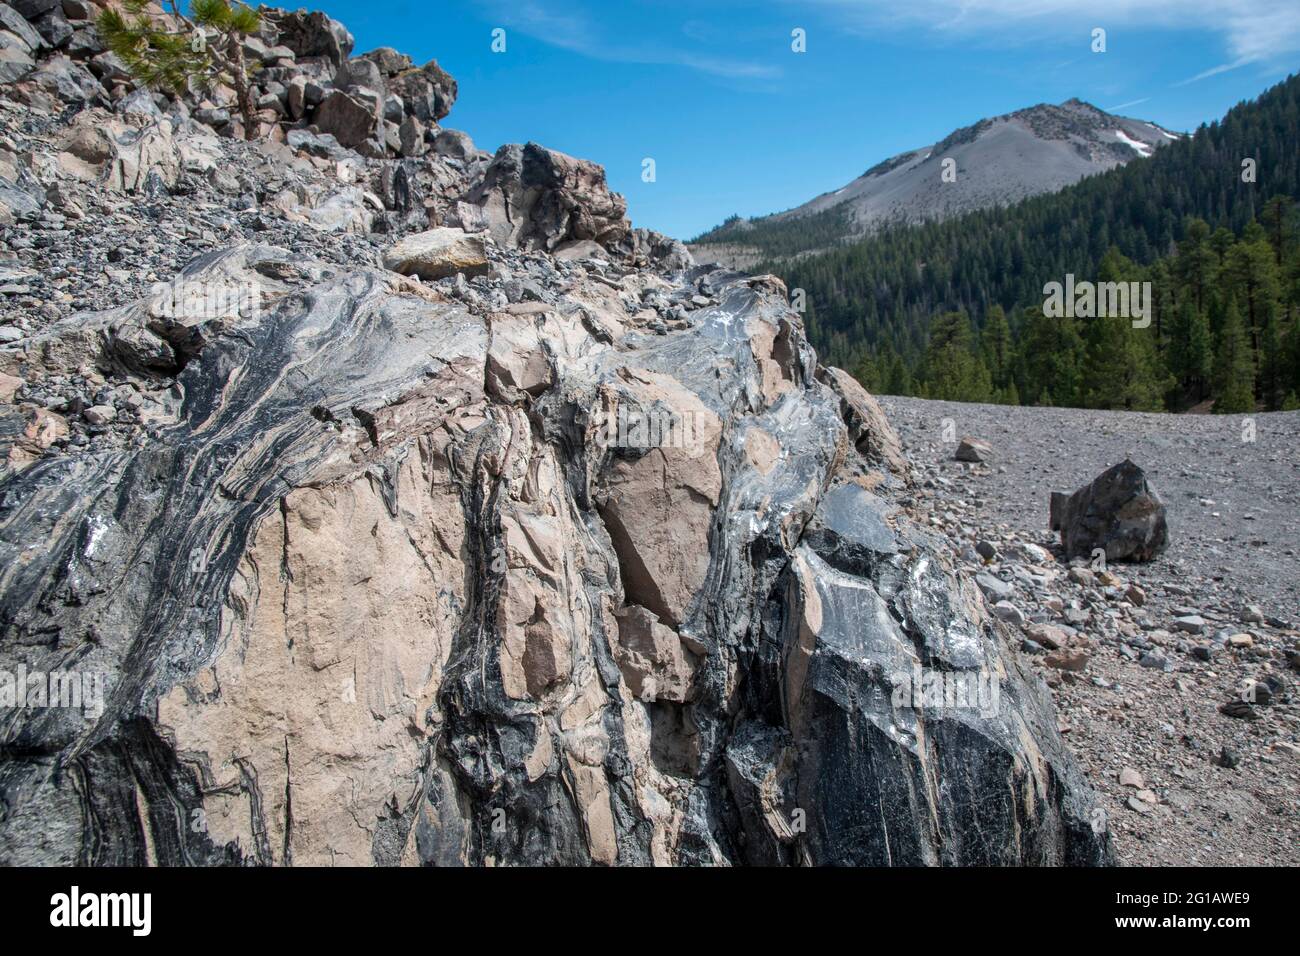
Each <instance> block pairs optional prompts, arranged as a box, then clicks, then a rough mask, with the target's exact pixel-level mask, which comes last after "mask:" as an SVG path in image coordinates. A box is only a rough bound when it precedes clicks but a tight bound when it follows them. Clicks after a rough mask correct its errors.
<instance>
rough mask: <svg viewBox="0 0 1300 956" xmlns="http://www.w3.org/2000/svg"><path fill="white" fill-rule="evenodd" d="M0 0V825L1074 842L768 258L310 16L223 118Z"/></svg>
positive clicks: (346, 848)
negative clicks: (452, 124) (146, 82)
mask: <svg viewBox="0 0 1300 956" xmlns="http://www.w3.org/2000/svg"><path fill="white" fill-rule="evenodd" d="M0 9H3V10H5V11H8V12H7V13H5V14H4V15H3V16H2V17H0V20H2V23H0V26H3V29H4V31H5V32H4V33H2V34H0V41H3V43H4V44H5V46H4V49H5V50H7V51H9V52H8V53H7V54H6V56H7V60H6V61H5V62H6V63H7V64H9V66H7V67H6V69H7V70H8V74H7V75H6V76H5V82H4V83H3V85H2V86H0V177H3V182H0V213H2V214H3V217H2V219H0V240H2V242H3V247H2V251H3V262H2V263H0V268H2V269H3V272H2V273H0V276H2V277H0V296H3V297H4V301H5V305H6V311H5V315H4V324H3V326H0V331H2V332H3V335H0V342H2V343H3V344H2V345H0V456H2V459H3V473H2V475H0V862H3V863H9V864H58V863H83V864H96V865H111V864H133V865H143V864H165V865H220V864H231V865H233V864H253V865H289V864H340V865H373V864H380V865H390V864H415V865H420V864H424V865H485V864H498V865H500V864H587V863H597V864H619V865H635V864H649V863H655V864H698V865H705V864H708V865H713V864H741V863H755V864H823V863H842V864H1004V863H1027V864H1095V863H1103V862H1106V861H1108V860H1110V859H1112V849H1111V836H1110V833H1109V830H1108V829H1107V827H1106V825H1105V820H1104V816H1105V815H1104V813H1103V812H1101V808H1100V807H1099V806H1098V804H1097V802H1096V798H1095V796H1094V794H1093V793H1092V791H1091V790H1090V788H1089V787H1088V786H1087V784H1086V783H1085V782H1084V780H1083V779H1082V777H1081V775H1080V773H1079V771H1078V769H1077V767H1076V764H1075V762H1074V760H1073V758H1072V757H1071V755H1070V754H1069V753H1068V751H1067V750H1066V748H1065V746H1064V744H1063V741H1062V739H1061V737H1060V735H1059V733H1058V730H1057V718H1056V716H1055V714H1054V713H1053V710H1052V708H1051V704H1050V701H1049V698H1048V695H1047V691H1046V688H1045V687H1044V686H1043V684H1042V682H1041V681H1040V680H1038V679H1037V678H1035V677H1034V676H1033V675H1032V671H1031V670H1030V669H1029V668H1028V667H1027V665H1026V664H1025V663H1024V661H1023V660H1022V658H1021V656H1020V654H1019V652H1018V651H1017V650H1016V648H1015V646H1014V641H1015V639H1016V638H1015V631H1014V630H1013V629H1012V628H1010V627H1009V626H1008V625H1007V624H1006V623H1005V622H1003V621H1001V620H998V619H997V618H995V617H994V616H992V615H991V614H990V613H989V608H988V604H987V602H986V600H985V598H984V597H983V595H982V594H981V593H980V590H979V588H978V587H977V586H976V585H975V584H974V583H973V582H972V581H971V580H969V579H968V578H966V577H963V576H961V575H959V574H958V573H957V566H958V563H959V558H958V557H957V556H956V555H955V554H954V552H953V549H952V548H951V546H950V544H949V542H948V541H947V540H946V539H945V538H944V537H942V536H941V535H936V534H934V533H933V532H932V531H931V530H930V529H928V528H927V527H925V526H924V524H918V523H916V522H914V521H912V520H910V519H909V518H908V517H907V516H906V514H905V512H904V510H903V508H902V507H901V506H900V503H901V502H902V501H904V500H906V498H907V497H908V496H909V494H911V491H910V489H911V487H912V485H913V481H914V476H913V474H912V472H911V470H910V468H909V467H908V466H907V464H906V462H905V461H904V460H903V459H902V457H901V455H900V453H899V450H898V443H897V437H896V436H895V435H894V433H893V431H892V430H891V428H890V426H889V425H888V423H887V422H886V420H885V419H884V417H883V415H882V413H881V412H880V410H879V408H878V406H877V405H876V403H875V401H874V399H873V398H872V397H871V396H870V395H868V394H866V393H865V392H864V391H863V390H862V389H861V388H860V387H859V386H858V385H857V384H856V383H855V382H854V381H853V380H852V379H850V378H849V377H848V376H847V375H845V374H844V373H843V372H840V371H838V370H836V369H831V368H825V367H822V366H819V365H818V363H817V360H816V356H815V355H814V354H813V352H812V350H811V349H810V348H809V346H808V344H807V342H806V340H805V338H804V331H803V328H802V325H801V323H800V319H799V316H798V315H797V314H796V313H794V312H793V311H791V310H790V309H789V308H788V305H787V300H786V292H785V290H784V288H783V287H782V286H781V284H780V283H779V281H777V280H775V279H773V278H771V277H761V276H760V277H749V276H745V275H740V274H737V273H730V272H727V271H725V270H721V269H718V268H716V267H708V266H705V267H699V266H695V265H694V264H693V263H692V262H691V261H690V257H689V255H687V254H686V252H685V250H684V249H683V248H682V247H681V245H680V244H678V243H675V242H673V241H671V240H668V239H665V238H664V237H662V236H657V235H655V234H652V233H647V232H644V231H641V230H634V229H632V228H631V226H630V224H629V223H628V222H627V220H626V218H625V215H624V213H625V204H624V202H623V200H622V198H621V197H619V196H617V195H616V194H613V193H611V192H610V191H609V190H608V188H607V186H606V184H605V179H604V173H603V171H602V170H601V169H600V168H599V167H598V166H595V165H594V164H591V163H587V162H584V161H581V160H576V159H573V158H571V157H567V156H563V155H562V154H558V153H555V152H552V151H549V150H546V149H545V148H543V147H541V146H537V145H535V144H529V145H527V146H503V147H502V148H501V149H500V150H498V151H497V153H496V154H495V155H494V156H490V155H488V154H486V153H483V152H481V151H479V150H477V149H476V148H474V146H473V144H472V142H470V140H469V138H468V137H467V136H465V134H463V133H458V132H455V131H453V130H450V129H447V128H444V127H442V126H440V125H438V124H439V122H440V121H441V119H442V118H443V117H444V116H445V114H446V108H449V107H450V101H449V100H450V97H451V95H452V91H454V84H453V83H452V82H451V81H450V78H449V77H447V78H446V79H445V80H444V79H443V77H445V74H444V73H442V71H440V70H436V68H434V67H432V65H431V66H427V67H425V68H423V69H422V70H420V71H417V72H416V73H414V74H412V73H408V72H406V71H407V69H408V67H406V66H402V65H400V64H401V63H402V62H403V61H401V60H400V59H399V60H397V61H395V62H394V61H393V57H394V56H395V54H392V53H391V51H390V52H380V51H377V52H376V53H375V54H373V55H369V56H367V57H363V58H350V57H349V55H348V54H349V50H348V47H349V46H350V43H348V42H347V41H346V36H347V33H346V30H344V29H343V28H342V27H341V26H339V25H338V24H335V23H333V22H332V21H329V20H328V18H324V17H323V16H321V15H317V14H305V13H297V14H294V13H285V12H272V13H269V14H268V15H267V17H266V27H265V30H264V33H263V35H262V36H261V37H260V38H259V42H260V43H261V44H262V45H263V46H264V47H265V48H266V49H267V50H268V51H271V52H273V53H274V64H275V65H274V66H273V67H269V68H268V69H269V70H274V71H276V72H267V73H265V74H260V75H258V77H257V80H256V81H257V82H258V84H259V99H258V102H259V104H261V103H267V104H268V105H267V106H266V109H267V111H268V114H271V113H274V114H275V115H274V116H271V115H267V116H266V117H265V119H266V128H265V129H263V130H261V132H262V134H263V135H262V138H261V139H260V140H258V141H256V142H253V143H246V142H243V141H241V140H240V139H238V138H236V137H234V136H233V135H232V134H233V133H234V132H235V130H234V129H233V128H232V127H233V124H234V121H233V120H232V119H231V118H230V117H229V116H226V117H224V118H223V117H222V116H220V115H213V113H212V111H214V110H215V111H219V110H222V109H224V108H225V107H224V106H223V105H222V101H221V97H220V96H217V97H215V98H213V99H212V100H210V101H209V102H208V104H207V105H205V104H204V103H203V102H202V101H187V100H176V99H169V98H168V97H165V96H162V95H154V94H150V93H148V92H142V91H138V90H133V89H132V88H131V84H130V82H129V81H127V80H126V79H125V78H124V77H122V76H119V75H118V73H117V72H115V71H114V70H112V69H110V67H111V63H109V64H106V63H105V61H104V60H103V59H100V60H99V63H98V67H96V58H97V57H102V54H99V53H95V54H92V55H89V56H88V55H87V53H88V52H89V51H90V50H93V49H94V43H93V27H92V26H91V25H90V24H89V21H88V19H87V17H88V15H89V14H91V13H93V11H94V7H93V5H90V4H85V3H78V2H64V3H63V4H62V6H61V7H59V8H58V9H59V10H60V11H61V13H60V14H59V15H57V16H54V17H50V16H49V14H50V12H51V11H52V10H53V9H54V8H53V7H50V6H49V5H48V4H45V5H42V2H41V0H34V2H26V3H25V4H23V5H19V6H18V8H17V11H18V12H24V13H26V14H29V15H31V17H32V19H33V21H34V22H33V24H31V27H32V29H35V30H37V32H38V35H39V36H40V37H41V38H42V39H41V40H39V41H38V40H33V39H32V37H31V36H30V35H29V33H28V31H27V30H26V29H24V27H23V25H22V24H19V23H18V22H17V21H16V20H15V19H14V13H15V11H14V10H11V9H10V8H9V7H3V8H0ZM60 16H61V17H62V18H63V19H65V20H67V22H68V23H69V24H70V25H71V26H72V27H73V29H72V30H71V32H70V34H69V35H68V36H63V37H60V34H61V33H62V32H63V31H61V30H60V29H58V24H59V22H60ZM42 27H44V32H43V33H42V32H40V31H41V29H42ZM46 33H48V34H50V35H51V36H52V37H53V39H51V38H50V37H46V36H45V34H46ZM74 38H76V39H75V40H74ZM42 42H43V43H45V44H46V46H44V47H42V46H41V43H42ZM74 42H75V43H76V44H77V46H75V47H74V46H73V43H74ZM15 51H16V52H15ZM24 51H25V52H24ZM267 55H268V57H269V56H270V55H271V53H270V52H268V54H267ZM28 61H30V62H28ZM367 63H368V64H371V66H366V65H363V64H367ZM13 64H17V66H13ZM390 65H392V66H396V69H392V68H390ZM372 66H373V67H374V69H372V68H371V67H372ZM402 77H406V78H407V79H405V80H404V81H403V82H404V83H409V84H411V86H405V85H402V86H400V87H395V85H394V84H391V83H389V82H388V81H389V80H391V79H394V78H399V79H400V78H402ZM300 80H301V81H302V82H300ZM379 81H383V82H384V84H385V85H386V87H387V92H388V93H393V92H394V90H395V89H400V92H397V93H396V95H397V96H398V97H399V98H400V99H401V106H402V110H403V117H404V118H403V119H402V120H401V122H400V123H397V112H396V108H393V112H392V117H393V118H392V119H387V118H386V117H387V115H388V112H387V111H388V109H389V107H388V105H387V104H388V103H389V99H388V98H387V97H386V95H385V90H383V89H379V88H378V87H376V86H372V85H369V84H375V83H378V82H379ZM312 84H315V86H316V87H319V90H318V92H317V93H312V94H310V96H309V97H307V99H308V100H309V99H314V98H316V97H317V96H318V95H319V97H320V101H319V105H317V106H316V107H315V108H314V111H310V110H308V111H303V112H301V113H300V112H299V111H298V109H296V108H295V106H294V104H295V103H297V102H298V101H299V97H300V95H302V96H307V91H308V90H310V89H312ZM277 85H278V86H277ZM279 87H283V89H284V104H283V105H284V109H283V112H282V111H281V109H279V108H277V107H275V106H274V105H272V104H271V99H274V100H275V101H276V102H279V101H280V92H279ZM294 90H301V91H302V92H301V94H298V93H294V92H293V91H294ZM348 90H351V91H352V92H348ZM358 90H369V91H370V92H371V93H375V94H379V98H380V102H382V103H383V104H384V107H383V108H384V113H382V114H377V113H374V112H368V113H367V114H366V116H364V117H362V116H357V117H356V118H357V119H358V123H359V124H360V125H361V126H363V127H364V130H362V132H364V133H365V135H364V136H361V135H360V134H358V135H357V136H351V135H347V134H345V135H340V133H341V132H342V130H340V129H339V128H338V127H337V126H333V127H331V128H333V129H334V130H335V132H333V133H326V132H325V131H324V126H327V125H330V124H331V123H332V119H331V118H330V114H329V113H328V112H327V113H326V116H325V117H324V118H322V117H321V110H324V109H325V108H326V105H327V104H329V103H330V102H335V103H336V104H338V108H339V110H340V111H346V112H348V113H353V112H354V111H352V110H351V107H346V109H345V108H344V104H342V103H341V102H340V101H338V100H337V99H336V97H337V95H338V94H339V93H340V91H343V95H345V96H347V97H348V99H349V101H352V102H359V103H361V104H362V105H365V104H367V103H373V102H375V100H374V97H372V96H370V95H368V94H366V93H362V92H358ZM268 97H269V98H270V99H268ZM305 101H307V100H304V102H305ZM412 102H415V103H421V102H425V103H429V102H432V103H434V104H435V108H433V109H432V110H431V112H430V115H429V117H428V118H427V119H426V118H424V117H421V116H420V113H419V112H418V111H417V112H415V113H411V112H407V110H408V109H410V104H411V103H412ZM439 104H440V105H439ZM204 111H208V112H206V113H205V112H204ZM201 114H202V115H201ZM435 114H436V115H435ZM412 115H414V116H416V117H417V118H420V120H421V123H422V124H424V128H423V132H422V134H421V136H420V137H418V147H417V148H408V147H409V144H410V142H412V141H411V140H410V137H409V136H408V135H407V134H406V132H404V131H409V130H410V129H412V128H413V125H414V124H411V123H408V120H409V119H410V117H411V116H412ZM372 121H373V122H372ZM390 123H391V124H393V125H396V126H397V127H398V132H399V136H398V142H397V144H396V145H397V149H393V143H392V142H391V137H390V136H389V135H388V134H389V133H391V129H390V127H389V125H384V124H390ZM372 136H373V137H377V138H373V139H372ZM349 141H350V142H349ZM412 153H414V154H412ZM923 675H926V676H928V677H931V678H933V677H935V676H937V677H938V678H939V682H938V684H935V683H934V682H933V681H929V682H928V683H927V687H931V686H938V687H940V689H941V690H943V689H944V688H945V687H946V688H947V689H948V691H950V692H949V693H946V694H945V693H940V694H939V695H938V696H937V697H935V696H931V695H929V694H928V693H926V694H923V693H921V688H920V686H919V685H918V686H915V687H913V686H911V682H913V681H914V680H921V679H923ZM958 685H961V686H963V687H971V686H976V685H978V686H979V687H980V688H981V689H982V690H992V691H993V693H991V694H985V693H980V694H979V695H978V696H977V695H975V694H965V693H963V694H960V695H957V694H954V693H951V691H952V689H953V688H954V687H956V686H958ZM6 687H7V688H8V689H9V695H10V696H9V699H7V700H6V698H5V697H4V694H5V688H6ZM18 688H21V691H20V692H18ZM70 688H75V689H76V690H78V691H79V692H80V694H81V697H80V699H79V700H77V701H73V700H72V697H71V691H70ZM16 692H17V693H16Z"/></svg>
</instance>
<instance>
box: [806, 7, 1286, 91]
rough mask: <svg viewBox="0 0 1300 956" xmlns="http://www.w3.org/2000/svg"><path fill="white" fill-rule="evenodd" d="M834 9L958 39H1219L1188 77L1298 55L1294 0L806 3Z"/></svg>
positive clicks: (873, 24)
mask: <svg viewBox="0 0 1300 956" xmlns="http://www.w3.org/2000/svg"><path fill="white" fill-rule="evenodd" d="M801 2H802V3H808V2H812V3H816V4H818V5H820V6H822V7H823V8H826V9H833V10H835V11H836V12H837V14H838V15H840V16H842V17H844V18H845V20H846V22H847V23H849V24H852V23H854V22H856V23H857V24H859V25H862V26H867V27H869V28H872V29H877V28H882V27H883V28H889V27H909V28H916V27H920V28H923V29H927V30H930V31H932V32H934V33H936V34H941V35H945V36H948V37H950V38H957V37H967V36H970V37H976V36H978V37H981V38H982V39H986V40H987V39H997V38H998V37H999V35H1001V38H1002V39H1004V40H1006V41H1008V42H1014V41H1019V40H1024V39H1027V38H1029V37H1032V36H1037V35H1041V31H1045V30H1051V31H1052V32H1056V33H1059V31H1060V30H1061V29H1062V28H1065V29H1078V30H1080V31H1081V32H1080V35H1081V37H1083V38H1085V39H1086V38H1087V36H1088V31H1089V30H1090V29H1091V28H1093V27H1103V28H1105V29H1107V30H1108V31H1114V30H1115V29H1117V28H1124V27H1164V28H1172V29H1196V30H1203V31H1206V32H1209V33H1213V34H1217V35H1218V36H1220V37H1222V40H1223V44H1224V50H1225V52H1226V54H1227V58H1226V61H1225V62H1224V63H1223V64H1221V65H1219V66H1215V67H1213V68H1211V69H1208V70H1205V71H1204V72H1202V73H1200V74H1198V75H1197V76H1194V77H1192V78H1190V79H1189V80H1186V81H1184V82H1187V83H1190V82H1195V81H1196V80H1199V79H1205V78H1207V77H1210V76H1214V75H1217V74H1218V73H1223V72H1226V71H1227V70H1231V69H1236V68H1237V67H1240V66H1245V65H1247V64H1249V63H1275V62H1277V61H1279V60H1282V59H1285V58H1287V57H1294V56H1295V54H1296V53H1298V52H1300V3H1298V2H1297V0H1090V2H1089V3H1087V4H1081V3H1079V2H1078V0H908V2H907V3H901V4H900V3H897V2H896V0H801Z"/></svg>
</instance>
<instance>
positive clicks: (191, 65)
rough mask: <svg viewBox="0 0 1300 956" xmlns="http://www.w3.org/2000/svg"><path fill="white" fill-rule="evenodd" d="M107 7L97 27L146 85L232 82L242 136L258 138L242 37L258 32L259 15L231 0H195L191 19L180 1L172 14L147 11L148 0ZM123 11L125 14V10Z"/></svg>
mask: <svg viewBox="0 0 1300 956" xmlns="http://www.w3.org/2000/svg"><path fill="white" fill-rule="evenodd" d="M121 3H122V8H123V9H122V10H118V9H117V8H116V7H107V8H105V9H104V11H103V12H102V13H101V14H100V15H99V19H98V21H97V25H98V27H99V34H100V36H101V37H103V38H104V42H105V43H106V44H107V45H108V48H109V50H111V51H112V52H113V53H115V54H117V56H118V57H119V58H120V59H121V60H122V61H123V62H124V63H125V64H126V66H127V69H129V70H130V71H131V73H132V75H134V76H135V78H136V79H138V80H140V81H141V82H142V83H144V84H145V85H146V86H152V87H155V88H159V89H166V90H171V91H172V92H174V93H181V92H184V91H185V89H186V88H187V87H188V86H189V84H190V83H191V82H197V83H200V84H204V85H207V84H212V83H229V84H230V86H231V87H232V88H233V89H234V91H235V99H236V102H237V103H238V105H239V114H240V117H241V118H242V120H243V125H244V138H245V139H254V138H256V136H257V130H258V123H257V118H256V113H257V109H256V106H255V105H254V103H253V96H252V91H251V88H250V86H249V82H248V65H247V64H246V63H245V62H244V38H245V37H248V36H251V35H252V34H254V33H256V32H257V30H258V28H259V27H260V25H261V14H260V13H258V12H257V11H256V10H254V9H253V8H252V7H249V6H247V5H246V4H243V3H235V4H231V3H229V2H228V0H191V2H190V15H189V16H186V15H185V14H183V13H181V11H180V7H179V5H178V3H177V2H176V0H166V3H167V7H168V8H169V11H170V12H169V14H164V15H163V16H161V17H159V16H157V15H155V14H152V13H150V12H149V2H148V0H121ZM123 11H125V13H124V12H123Z"/></svg>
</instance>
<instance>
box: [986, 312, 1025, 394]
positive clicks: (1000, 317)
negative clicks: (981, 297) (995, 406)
mask: <svg viewBox="0 0 1300 956" xmlns="http://www.w3.org/2000/svg"><path fill="white" fill-rule="evenodd" d="M980 352H981V354H982V355H983V357H984V364H985V365H987V366H988V370H989V376H990V378H991V379H992V381H993V387H994V388H996V389H1004V388H1006V385H1007V379H1008V377H1009V376H1010V375H1011V357H1012V345H1011V326H1010V325H1009V324H1008V323H1007V314H1006V312H1005V311H1004V310H1003V308H1002V306H1000V305H995V306H993V307H992V308H990V309H989V311H988V314H987V315H985V317H984V328H983V329H982V330H981V331H980ZM1017 404H1018V403H1017Z"/></svg>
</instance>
